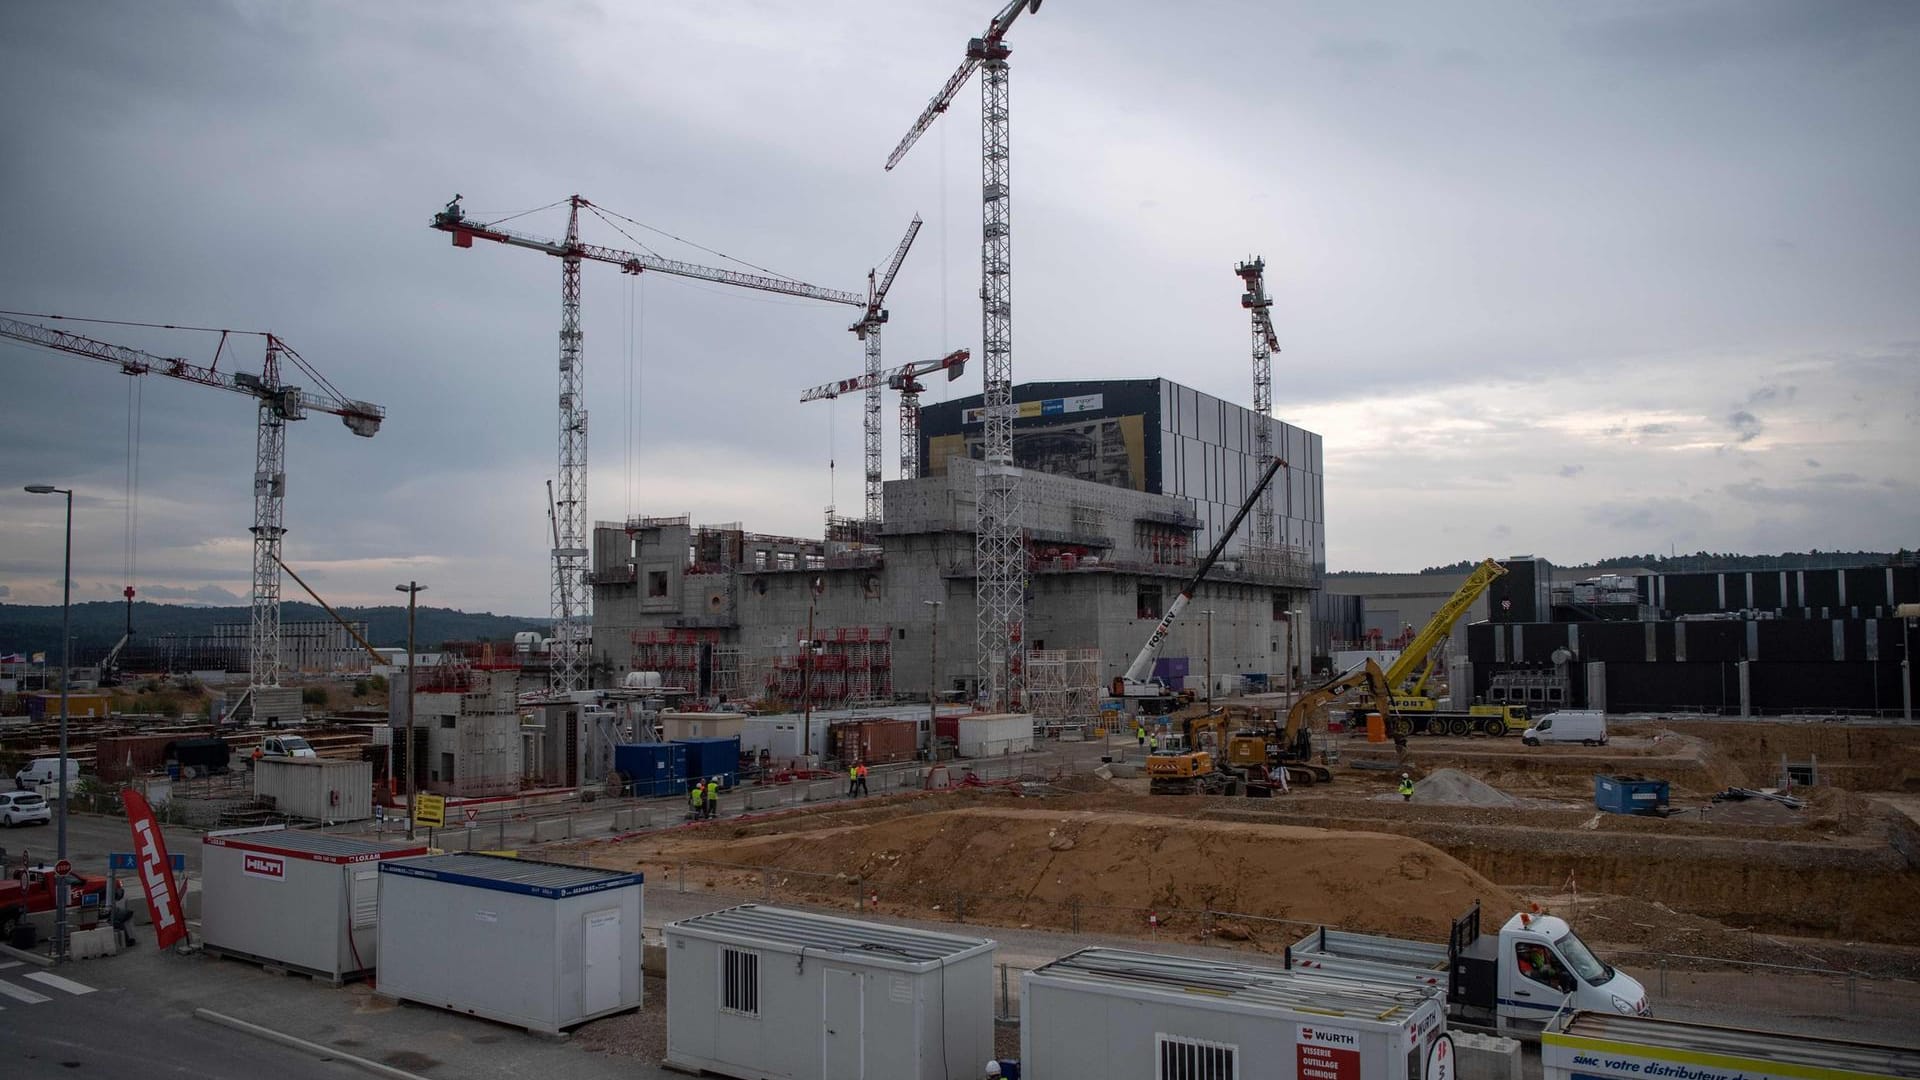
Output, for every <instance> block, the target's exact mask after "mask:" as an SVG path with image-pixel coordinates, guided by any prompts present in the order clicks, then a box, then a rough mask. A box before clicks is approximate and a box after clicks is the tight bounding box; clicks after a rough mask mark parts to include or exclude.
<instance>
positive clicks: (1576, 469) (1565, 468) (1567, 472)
mask: <svg viewBox="0 0 1920 1080" xmlns="http://www.w3.org/2000/svg"><path fill="white" fill-rule="evenodd" d="M1586 471H1587V467H1586V466H1585V465H1562V466H1560V475H1561V476H1564V477H1566V478H1568V479H1569V480H1571V479H1572V478H1574V477H1576V476H1579V475H1580V474H1581V473H1583V472H1586Z"/></svg>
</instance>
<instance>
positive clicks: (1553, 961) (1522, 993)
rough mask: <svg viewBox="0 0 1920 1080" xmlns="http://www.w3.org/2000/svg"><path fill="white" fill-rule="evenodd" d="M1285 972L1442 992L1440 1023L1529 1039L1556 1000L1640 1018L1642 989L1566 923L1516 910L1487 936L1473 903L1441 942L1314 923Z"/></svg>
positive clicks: (1291, 952)
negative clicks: (1444, 1002)
mask: <svg viewBox="0 0 1920 1080" xmlns="http://www.w3.org/2000/svg"><path fill="white" fill-rule="evenodd" d="M1286 965H1287V967H1288V968H1289V969H1290V970H1298V971H1315V972H1320V973H1323V974H1327V975H1332V976H1336V977H1340V978H1350V979H1357V980H1362V981H1367V982H1390V983H1395V984H1399V985H1405V986H1411V987H1418V988H1421V989H1433V988H1439V989H1442V990H1444V991H1445V992H1446V996H1447V1016H1448V1020H1449V1023H1451V1024H1455V1025H1461V1026H1466V1027H1475V1028H1482V1029H1487V1030H1493V1031H1497V1032H1499V1033H1500V1034H1502V1035H1513V1036H1517V1037H1520V1038H1526V1039H1535V1038H1538V1037H1539V1033H1540V1031H1541V1029H1542V1028H1544V1027H1545V1026H1546V1024H1547V1021H1549V1020H1551V1019H1552V1018H1553V1016H1554V1014H1555V1013H1556V1012H1558V1011H1560V1009H1561V1008H1562V1007H1563V1006H1567V1007H1571V1008H1575V1009H1586V1010H1589V1011H1592V1012H1606V1013H1613V1014H1616V1015H1627V1016H1645V1015H1647V1012H1648V1010H1647V991H1646V988H1645V987H1643V986H1641V985H1640V984H1639V982H1637V981H1635V980H1634V979H1633V977H1632V976H1629V975H1624V974H1622V973H1620V972H1619V971H1616V970H1614V969H1613V968H1612V967H1610V966H1609V965H1607V964H1605V963H1603V962H1601V961H1600V959H1599V958H1598V957H1596V956H1594V955H1593V951H1592V950H1591V949H1588V948H1587V945H1586V942H1584V941H1581V940H1580V936H1579V935H1578V934H1575V933H1574V932H1573V929H1572V927H1569V926H1568V925H1567V922H1566V920H1565V919H1561V918H1558V917H1556V916H1553V915H1535V914H1532V913H1530V912H1521V913H1519V914H1517V915H1515V916H1513V917H1512V918H1510V919H1508V920H1507V922H1506V925H1505V926H1502V927H1501V928H1500V933H1499V934H1498V935H1497V936H1496V935H1483V934H1482V933H1481V932H1480V905H1479V904H1478V903H1475V904H1474V906H1473V910H1471V911H1469V912H1467V913H1466V914H1465V915H1462V916H1461V917H1460V918H1458V919H1455V920H1454V921H1453V931H1452V933H1451V934H1449V935H1448V938H1447V941H1446V943H1445V944H1440V943H1436V942H1426V941H1408V940H1406V939H1404V938H1393V937H1385V936H1382V935H1377V934H1355V933H1349V932H1346V931H1340V930H1329V929H1327V928H1325V927H1321V928H1320V929H1318V930H1315V931H1313V932H1312V933H1310V934H1308V935H1307V936H1306V937H1303V938H1301V939H1300V940H1299V941H1297V942H1295V943H1294V944H1293V946H1292V947H1291V948H1289V949H1288V950H1287V953H1286Z"/></svg>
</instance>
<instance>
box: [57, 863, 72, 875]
mask: <svg viewBox="0 0 1920 1080" xmlns="http://www.w3.org/2000/svg"><path fill="white" fill-rule="evenodd" d="M53 872H54V875H55V876H57V877H66V876H67V875H68V874H71V873H73V863H71V862H69V861H67V860H66V859H61V860H60V861H59V862H57V863H54V864H53Z"/></svg>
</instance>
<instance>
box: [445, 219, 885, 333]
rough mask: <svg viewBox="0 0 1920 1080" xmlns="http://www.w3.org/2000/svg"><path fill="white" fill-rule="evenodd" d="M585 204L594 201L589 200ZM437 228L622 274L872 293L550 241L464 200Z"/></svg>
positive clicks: (460, 239) (849, 299) (458, 239)
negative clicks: (479, 212)
mask: <svg viewBox="0 0 1920 1080" xmlns="http://www.w3.org/2000/svg"><path fill="white" fill-rule="evenodd" d="M580 205H581V206H592V205H593V204H592V203H590V202H588V201H587V200H585V199H581V200H580ZM431 224H432V227H433V228H435V229H438V230H440V231H441V232H444V233H451V234H452V235H453V246H454V247H462V248H470V247H472V246H473V241H474V240H475V239H476V238H478V239H481V240H491V241H493V242H494V243H496V244H505V245H507V246H508V247H518V248H526V249H528V250H529V251H538V252H543V253H545V254H548V255H552V256H555V257H556V258H561V259H591V260H593V261H594V262H603V263H609V264H611V265H614V266H618V267H619V268H620V270H621V272H622V273H627V274H638V273H640V272H642V271H644V270H652V271H654V272H655V273H659V274H672V275H674V276H675V277H684V278H693V279H694V280H696V281H711V282H715V283H716V284H720V285H737V286H739V287H741V288H745V289H758V290H760V291H761V292H771V293H781V294H784V295H786V296H802V297H806V298H807V299H809V300H825V301H827V302H829V303H834V304H846V305H848V306H850V307H862V308H863V307H866V306H867V298H866V297H864V296H861V295H860V294H859V293H851V292H845V291H842V290H840V289H824V288H821V287H820V286H818V285H809V284H807V283H806V282H804V281H794V280H793V279H791V278H783V277H775V276H773V275H771V274H743V273H741V272H740V271H738V270H722V269H719V268H717V267H712V266H701V265H699V264H697V263H690V262H681V261H680V260H678V259H666V258H662V257H660V256H658V255H653V254H643V253H640V252H633V251H621V250H619V249H617V248H610V247H602V246H601V245H599V244H584V243H579V242H575V243H573V244H568V243H566V242H565V241H562V240H547V239H543V238H541V237H538V236H528V235H526V234H524V233H518V232H514V231H513V230H511V229H502V228H499V227H497V226H491V225H483V224H480V223H479V222H475V221H469V220H467V217H466V215H465V214H464V213H462V212H461V210H460V206H459V204H458V203H452V204H449V205H448V207H447V208H446V209H445V210H442V211H440V212H439V213H437V214H435V215H433V221H432V223H431Z"/></svg>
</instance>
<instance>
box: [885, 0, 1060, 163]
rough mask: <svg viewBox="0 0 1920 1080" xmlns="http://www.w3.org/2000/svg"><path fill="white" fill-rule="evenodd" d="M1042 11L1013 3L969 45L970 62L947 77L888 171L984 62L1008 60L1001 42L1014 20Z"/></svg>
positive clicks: (1035, 0)
mask: <svg viewBox="0 0 1920 1080" xmlns="http://www.w3.org/2000/svg"><path fill="white" fill-rule="evenodd" d="M1039 10H1040V0H1012V2H1011V3H1009V4H1008V5H1007V6H1006V7H1004V8H1001V9H1000V14H998V15H995V16H994V17H993V21H992V22H990V23H988V24H987V32H986V33H984V34H982V35H980V36H979V37H977V38H974V39H973V40H972V41H969V42H967V59H966V60H965V61H964V62H963V63H962V64H961V65H960V68H959V70H957V71H955V72H954V73H953V74H952V75H951V76H949V77H948V78H947V82H946V85H944V86H942V87H941V88H940V92H939V93H937V94H935V95H933V99H932V100H931V101H929V102H927V107H926V108H925V109H922V110H921V111H920V118H919V119H918V120H915V121H914V122H913V127H911V128H909V129H908V130H907V134H906V136H905V137H903V138H902V139H901V140H900V145H898V146H896V147H894V148H893V153H891V154H889V155H887V170H888V171H892V169H893V167H894V166H895V165H898V164H900V159H902V158H904V157H906V156H907V151H909V150H911V149H913V144H914V143H916V142H919V141H920V136H922V135H924V134H926V132H927V129H928V128H930V127H932V126H933V122H934V121H935V120H937V119H939V118H940V114H941V113H944V112H946V111H947V106H949V105H952V104H953V96H954V95H955V94H958V93H959V92H960V88H961V87H963V86H965V85H967V80H968V79H970V78H972V77H973V73H974V72H975V71H978V70H979V69H980V64H981V62H982V61H985V60H991V59H1004V58H1005V54H1006V46H1005V45H1004V44H1002V43H1001V39H1002V38H1004V37H1006V36H1007V31H1008V30H1010V29H1012V28H1013V21H1014V20H1015V19H1018V18H1019V17H1020V13H1021V12H1023V11H1034V12H1037V11H1039ZM996 54H998V55H996Z"/></svg>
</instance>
